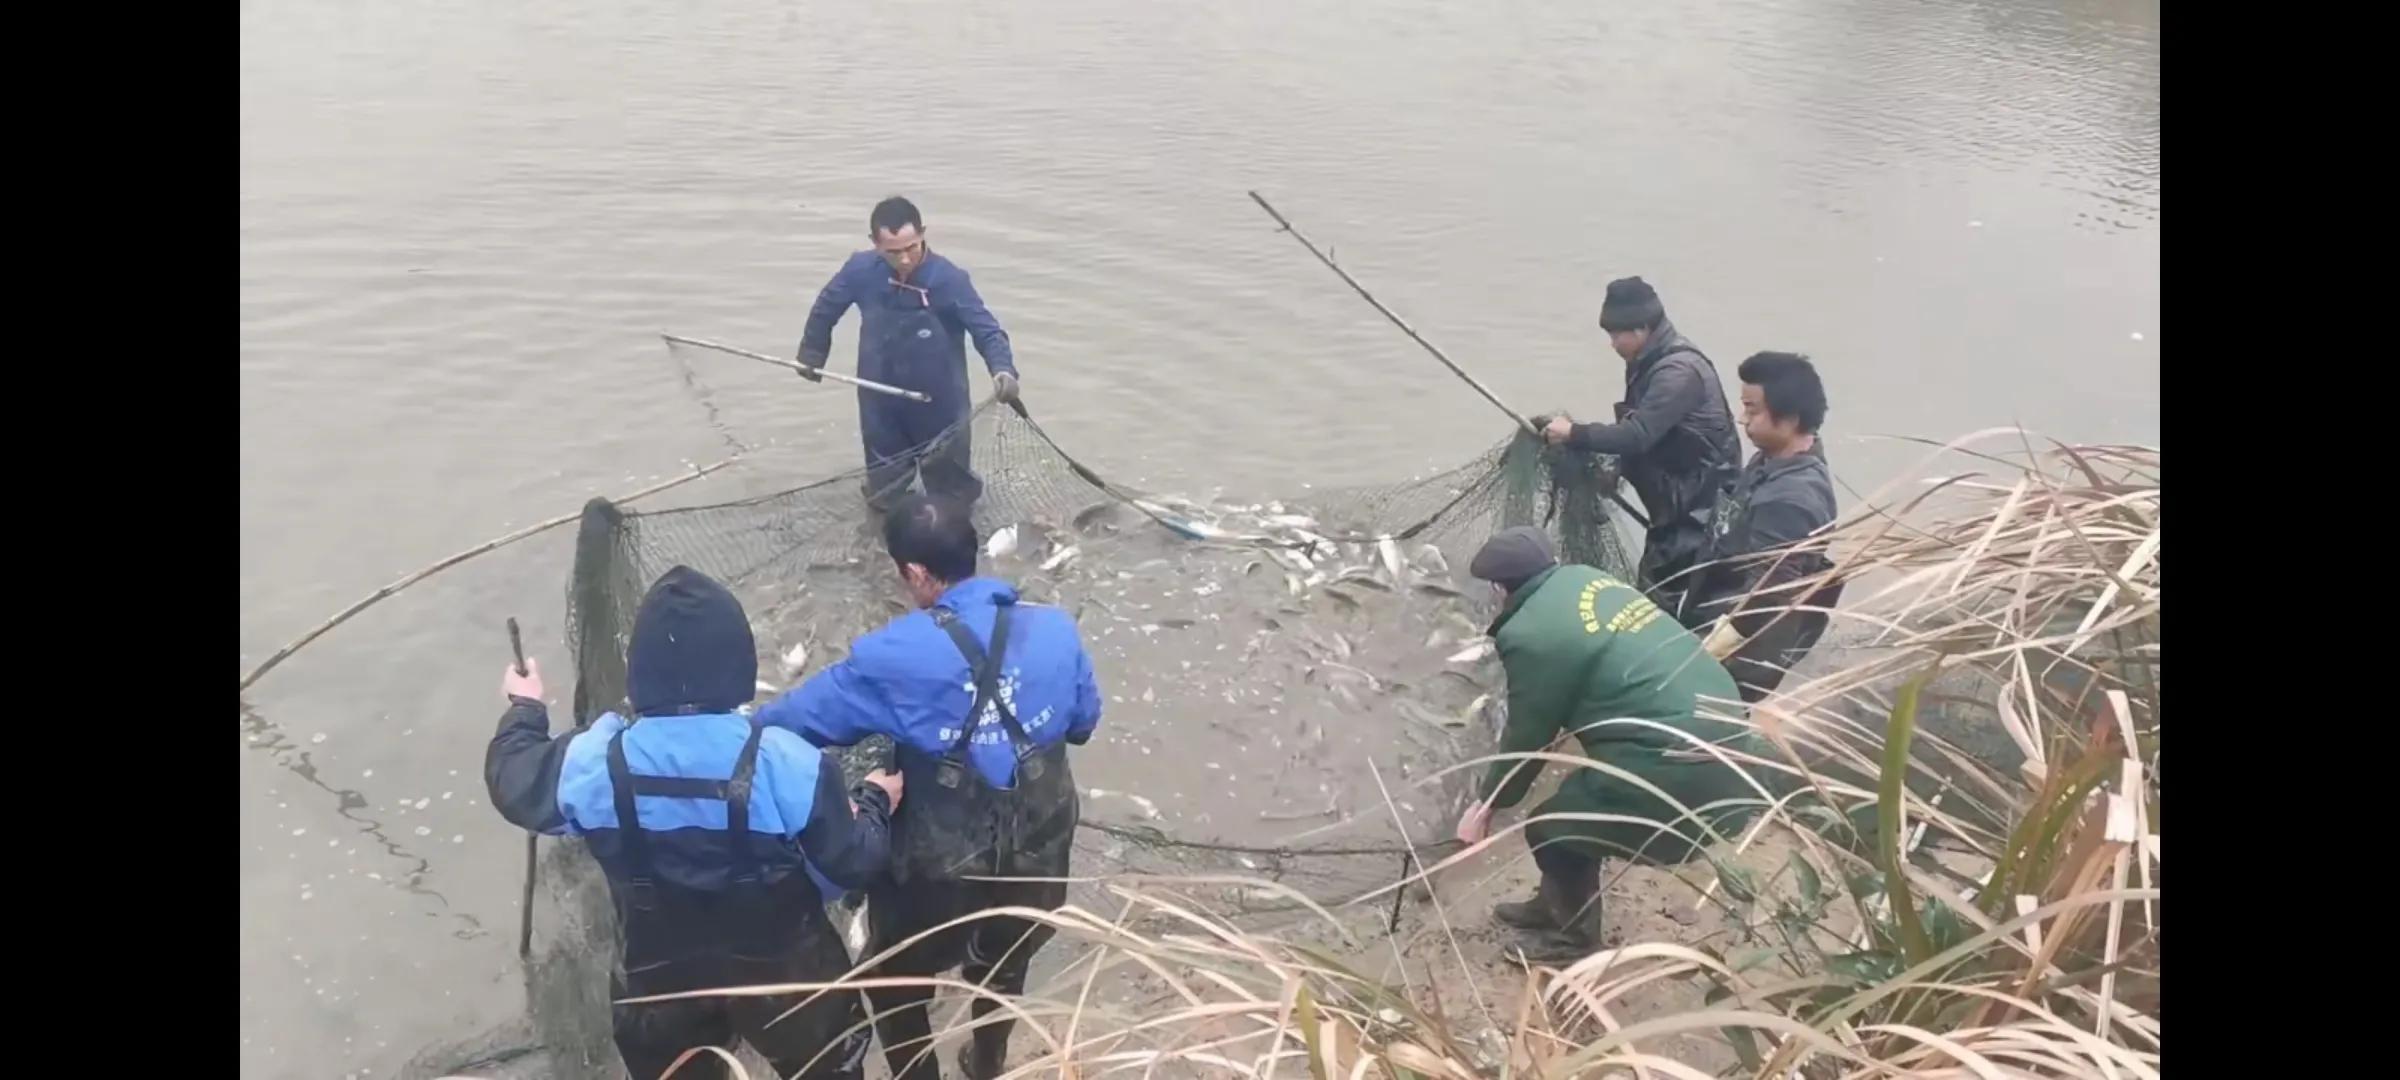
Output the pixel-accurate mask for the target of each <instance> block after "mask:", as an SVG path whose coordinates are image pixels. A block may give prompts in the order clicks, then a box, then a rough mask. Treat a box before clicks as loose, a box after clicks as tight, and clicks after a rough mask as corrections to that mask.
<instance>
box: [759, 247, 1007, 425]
mask: <svg viewBox="0 0 2400 1080" xmlns="http://www.w3.org/2000/svg"><path fill="white" fill-rule="evenodd" d="M912 286H913V287H912ZM854 304H855V305H857V307H858V312H859V327H858V374H859V376H860V377H861V378H867V379H874V380H876V381H878V382H890V383H896V384H898V385H901V386H906V387H910V388H912V389H918V390H924V391H926V392H928V393H932V394H935V396H937V397H947V396H948V395H946V394H943V393H942V392H941V391H942V390H944V389H945V388H947V387H949V385H950V384H951V383H953V382H955V383H957V385H958V388H959V389H960V390H962V391H963V389H964V387H965V378H966V364H967V348H966V339H967V337H968V336H969V335H972V336H973V337H974V338H975V351H976V352H978V353H981V354H983V364H984V367H986V368H988V369H990V371H991V373H992V374H994V375H998V374H1000V373H1001V372H1003V371H1005V372H1008V373H1010V374H1012V375H1013V374H1015V373H1016V370H1017V361H1016V357H1015V355H1014V354H1013V353H1011V352H1010V350H1009V346H1008V331H1006V330H1002V329H1001V328H1000V320H999V319H996V318H993V317H992V312H991V309H990V308H987V307H984V306H983V297H981V296H978V295H976V292H975V283H974V281H973V280H971V279H969V278H968V276H967V272H966V271H965V270H964V269H962V268H960V267H959V265H958V264H957V263H954V262H951V261H950V260H949V259H947V258H944V257H942V256H941V255H938V254H934V253H932V252H928V253H926V256H925V261H924V262H923V263H922V264H920V265H919V266H918V267H917V271H916V273H915V274H914V275H913V276H912V277H911V278H910V279H909V282H908V284H907V285H901V284H898V283H897V282H896V281H895V279H894V278H893V276H892V268H891V267H890V266H889V265H887V264H886V263H885V262H884V261H883V256H881V255H879V254H877V253H876V252H874V251H872V250H868V251H861V252H859V253H858V254H856V255H852V256H850V261H848V262H846V263H843V264H842V268H841V269H840V270H839V271H836V272H835V273H834V275H833V280H832V281H829V282H826V283H825V289H824V291H822V292H820V293H818V294H817V302H816V304H815V305H814V306H812V307H810V308H809V309H808V326H807V328H806V329H804V330H802V331H801V333H800V355H801V356H802V357H803V358H807V359H810V360H812V361H813V362H817V363H822V362H823V361H824V359H825V357H827V356H828V355H830V354H831V353H832V352H833V327H834V324H835V323H838V322H840V321H842V313H843V312H845V311H848V310H849V309H850V307H851V305H854ZM925 314H931V315H932V316H933V317H934V319H935V321H936V326H938V332H935V333H932V334H930V335H928V336H925V337H919V336H918V335H917V334H916V333H915V330H916V329H927V330H933V329H935V327H934V326H926V327H917V326H916V325H915V324H916V323H917V321H918V318H919V317H920V316H922V315H925ZM937 378H938V380H939V381H936V380H937ZM961 400H963V397H962V399H961Z"/></svg>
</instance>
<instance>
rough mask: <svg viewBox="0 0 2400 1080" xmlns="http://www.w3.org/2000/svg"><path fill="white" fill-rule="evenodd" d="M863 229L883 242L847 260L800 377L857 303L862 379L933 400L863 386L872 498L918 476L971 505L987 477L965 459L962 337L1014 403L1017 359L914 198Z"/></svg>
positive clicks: (822, 307) (824, 295) (815, 323)
mask: <svg viewBox="0 0 2400 1080" xmlns="http://www.w3.org/2000/svg"><path fill="white" fill-rule="evenodd" d="M867 236H868V239H870V240H873V241H874V242H875V246H874V247H873V248H871V249H869V250H866V251H861V252H859V253H858V254H856V255H852V256H851V257H850V261H848V262H846V263H843V264H842V268H841V270H840V271H838V272H836V273H835V274H834V275H833V280H832V281H829V282H826V283H825V289H824V291H822V292H820V293H818V294H817V302H816V304H815V306H813V307H810V308H809V309H808V326H807V328H806V329H804V330H803V331H801V334H800V355H799V360H800V364H801V366H802V367H803V369H804V370H803V371H802V372H801V376H802V377H803V378H810V379H814V378H816V375H815V371H816V369H819V368H822V367H824V366H825V362H826V359H827V358H828V357H829V356H831V355H832V352H833V327H834V324H835V323H838V322H840V321H841V320H842V313H843V312H846V311H848V310H850V308H851V307H852V306H854V305H855V306H856V307H857V308H858V319H859V325H858V374H859V377H860V378H862V379H872V380H874V381H876V382H881V383H889V384H891V385H893V386H899V387H905V388H907V389H910V390H918V391H922V392H924V393H926V394H929V395H931V396H932V398H933V400H932V401H930V402H924V401H914V400H911V399H909V398H904V397H895V396H893V395H890V394H884V393H878V392H875V391H872V390H867V389H864V388H861V389H860V390H859V392H858V433H859V437H860V439H861V440H862V441H864V442H865V444H866V457H867V482H866V492H867V499H868V500H869V501H870V502H872V503H876V504H878V505H879V506H880V505H881V504H882V503H883V502H886V501H888V500H889V499H891V498H892V497H893V496H894V495H896V494H898V493H899V490H900V489H901V488H904V487H906V486H907V484H908V480H909V477H910V476H911V474H912V473H917V472H921V473H922V475H923V477H924V481H925V490H926V491H927V492H930V493H935V494H942V495H949V496H951V497H953V498H956V499H958V500H959V501H961V502H966V503H972V502H974V501H975V500H976V499H977V498H980V497H981V496H982V494H983V482H982V481H981V480H978V479H976V477H975V474H974V472H973V471H972V470H971V469H970V467H969V466H970V465H971V464H972V459H973V448H972V447H971V446H969V445H968V431H967V429H966V427H965V425H964V423H963V422H964V421H965V420H966V419H967V416H968V414H969V412H970V411H971V409H972V407H973V403H972V402H971V401H970V400H969V394H968V390H967V349H966V339H967V338H969V337H973V338H974V339H975V351H976V352H978V353H981V354H982V355H983V365H984V367H985V368H987V369H989V370H990V371H991V373H992V391H993V393H994V394H996V395H998V397H999V398H1000V400H1002V401H1012V402H1013V401H1015V400H1016V399H1017V361H1016V357H1015V355H1014V354H1013V353H1012V352H1011V351H1010V349H1009V344H1008V331H1006V330H1002V329H1001V328H1000V320H998V319H996V318H993V317H992V312H991V309H990V308H987V307H985V306H983V297H981V296H979V295H977V294H976V292H975V283H974V281H973V280H971V279H970V278H969V277H968V276H967V271H966V269H965V268H963V267H961V266H959V265H958V264H957V263H954V262H951V261H950V260H949V259H946V258H944V257H942V256H940V255H936V254H934V253H933V250H932V249H930V248H928V247H926V246H925V220H924V217H923V216H922V215H920V214H919V213H917V207H916V204H914V203H911V202H909V201H908V200H907V199H903V198H901V197H899V196H897V195H895V196H892V197H891V198H888V199H885V200H883V201H882V202H880V203H877V204H875V209H874V212H873V213H871V214H869V215H868V217H867ZM953 429H955V430H953ZM944 436H948V437H947V438H945V437H944ZM920 456H922V462H921V468H920V461H919V458H920Z"/></svg>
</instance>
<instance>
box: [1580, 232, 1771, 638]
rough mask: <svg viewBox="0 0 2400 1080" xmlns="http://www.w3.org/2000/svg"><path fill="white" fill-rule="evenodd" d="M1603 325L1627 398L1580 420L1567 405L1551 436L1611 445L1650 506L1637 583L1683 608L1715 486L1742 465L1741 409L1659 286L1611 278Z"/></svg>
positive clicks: (1605, 449) (1594, 446)
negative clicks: (1737, 427) (1600, 418)
mask: <svg viewBox="0 0 2400 1080" xmlns="http://www.w3.org/2000/svg"><path fill="white" fill-rule="evenodd" d="M1600 328H1601V329H1602V330H1604V331H1607V333H1608V343H1609V345H1610V346H1611V347H1612V348H1614V349H1616V351H1617V355H1618V356H1621V357H1623V358H1624V359H1625V399H1624V400H1623V401H1620V402H1618V403H1617V406H1616V417H1617V419H1616V422H1615V423H1613V424H1578V423H1576V422H1574V420H1573V419H1571V418H1569V417H1567V416H1566V415H1564V414H1561V415H1558V416H1554V417H1552V418H1550V420H1549V422H1548V423H1547V424H1545V425H1544V426H1543V430H1542V434H1543V436H1544V437H1545V438H1547V439H1549V441H1550V442H1551V443H1552V444H1553V445H1565V446H1567V447H1570V448H1573V449H1576V450H1583V451H1588V452H1590V453H1595V454H1613V455H1616V456H1618V457H1619V458H1621V459H1622V461H1623V470H1622V471H1623V474H1624V476H1625V479H1626V480H1627V481H1629V482H1630V483H1632V484H1633V490H1634V493H1635V494H1636V495H1639V496H1641V499H1642V508H1643V509H1644V510H1645V511H1647V512H1648V513H1649V515H1650V527H1649V531H1648V533H1647V534H1646V535H1645V536H1644V537H1643V540H1642V561H1641V566H1640V567H1639V568H1638V569H1637V570H1636V571H1635V574H1634V583H1635V584H1636V585H1638V586H1639V587H1641V588H1642V589H1643V590H1645V591H1647V592H1649V593H1650V595H1651V596H1652V598H1653V599H1655V600H1656V601H1657V602H1658V605H1659V606H1660V607H1663V608H1665V609H1667V610H1668V611H1670V612H1674V613H1675V614H1676V616H1677V618H1678V619H1682V618H1683V617H1684V612H1683V611H1682V608H1683V606H1684V604H1683V598H1684V594H1685V593H1686V592H1687V591H1688V590H1689V588H1690V585H1691V582H1690V575H1689V574H1688V573H1686V571H1688V570H1690V569H1691V568H1692V567H1693V565H1694V564H1695V563H1696V562H1697V561H1698V560H1699V557H1700V554H1701V552H1702V551H1704V550H1705V549H1706V548H1707V546H1708V515H1709V509H1710V507H1711V506H1712V505H1714V503H1715V500H1716V494H1717V492H1718V491H1719V490H1720V489H1722V488H1723V487H1724V486H1725V485H1726V484H1727V483H1729V482H1731V480H1732V479H1733V476H1734V473H1735V471H1736V470H1737V469H1738V468H1739V467H1740V465H1741V460H1742V459H1741V447H1740V445H1739V444H1738V443H1736V442H1735V440H1734V423H1733V410H1732V409H1730V408H1728V407H1727V406H1726V404H1725V388H1724V385H1723V383H1722V382H1720V381H1719V380H1718V378H1717V368H1716V365H1715V364H1712V363H1710V362H1709V359H1708V357H1707V356H1705V355H1703V354H1702V353H1701V352H1700V347H1699V346H1697V345H1694V344H1692V343H1691V341H1690V339H1688V338H1685V337H1684V336H1683V335H1682V334H1681V333H1680V332H1678V331H1677V330H1676V329H1675V324H1674V323H1672V322H1669V321H1667V309H1666V305H1664V304H1662V303H1660V302H1659V299H1658V290H1656V289H1653V288H1651V287H1650V283H1649V282H1646V281H1643V280H1642V279H1640V278H1638V277H1629V278H1619V279H1617V280H1615V281H1612V282H1609V283H1608V295H1607V297H1606V299H1604V300H1603V301H1601V304H1600Z"/></svg>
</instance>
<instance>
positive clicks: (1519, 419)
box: [1250, 191, 1542, 438]
mask: <svg viewBox="0 0 2400 1080" xmlns="http://www.w3.org/2000/svg"><path fill="white" fill-rule="evenodd" d="M1250 200H1251V201H1252V202H1255V203H1257V204H1258V208H1259V209H1261V210H1264V211H1266V212H1267V216H1268V217H1271V218H1274V219H1275V223H1276V224H1277V225H1281V226H1283V231H1285V232H1287V233H1290V234H1292V239H1294V240H1298V241H1299V242H1300V246H1301V247H1304V248H1307V249H1308V253H1309V254H1311V255H1314V256H1316V257H1317V261H1318V262H1321V263H1324V264H1325V269H1327V270H1331V271H1333V272H1334V273H1335V274H1337V275H1339V276H1340V277H1341V279H1342V283H1343V284H1345V285H1348V286H1350V289H1351V291H1352V292H1355V293H1357V294H1358V295H1359V298H1360V299H1362V300H1365V301H1366V302H1367V303H1368V304H1371V305H1373V306H1374V308H1375V310H1376V311H1377V312H1380V313H1381V314H1382V315H1383V317H1384V318H1386V319H1390V320H1391V321H1392V325H1393V326H1397V327H1399V328H1400V332H1401V333H1403V334H1407V335H1408V338H1409V340H1411V341H1414V342H1416V343H1417V344H1418V345H1421V346H1423V347H1424V348H1425V351H1426V352H1428V353H1431V354H1433V358H1434V359H1436V360H1439V361H1441V362H1442V366H1443V367H1446V368H1449V369H1450V373H1451V374H1452V375H1456V376H1458V377H1459V379H1460V380H1461V381H1463V382H1465V383H1466V384H1467V385H1468V386H1470V387H1472V388H1474V390H1475V392H1476V393H1478V394H1481V395H1483V400H1485V401H1488V402H1491V403H1492V407H1493V408H1495V409H1498V410H1500V411H1501V412H1504V413H1507V414H1508V418H1509V420H1511V421H1513V422H1514V423H1515V424H1516V425H1517V426H1518V427H1521V428H1524V429H1525V433H1526V434H1528V435H1532V436H1534V437H1536V438H1539V437H1541V434H1542V433H1541V431H1540V430H1539V429H1537V428H1535V427H1534V426H1533V421H1531V420H1528V419H1526V418H1525V414H1524V413H1521V412H1518V411H1517V410H1515V409H1512V408H1509V407H1508V403H1507V402H1504V401H1502V400H1500V396H1499V395H1497V394H1494V393H1492V391H1491V388H1490V387H1487V386H1485V385H1483V383H1482V382H1480V381H1478V380H1477V379H1476V378H1475V376H1473V375H1469V374H1467V369H1465V368H1462V367H1460V366H1458V362H1457V361H1455V360H1452V359H1450V356H1449V354H1447V353H1444V352H1443V351H1442V350H1441V349H1440V347H1438V346H1436V345H1434V343H1432V342H1430V341H1427V340H1425V335H1423V334H1419V333H1417V330H1416V328H1415V327H1413V326H1410V325H1408V320H1406V319H1403V318H1401V317H1400V316H1399V315H1397V314H1394V313H1393V311H1392V309H1390V308H1388V307H1385V306H1383V301H1381V300H1377V299H1375V294H1374V293H1371V292H1368V291H1367V287H1366V286H1364V285H1361V284H1359V283H1358V279H1357V278H1354V277H1351V276H1350V272H1349V271H1347V270H1344V269H1342V268H1341V266H1340V265H1339V264H1337V263H1335V262H1334V261H1333V260H1332V259H1330V258H1327V257H1326V256H1325V253H1324V252H1322V251H1318V250H1317V245H1315V244H1313V243H1310V242H1309V239H1308V237H1306V236H1303V235H1301V233H1300V229H1299V228H1298V227H1297V226H1295V225H1293V224H1292V223H1291V221H1290V219H1288V218H1285V217H1284V216H1283V213H1282V212H1281V211H1279V210H1277V209H1275V206H1274V204H1272V203H1269V202H1268V201H1267V200H1266V197H1265V196H1263V195H1260V194H1259V193H1258V192H1255V191H1253V192H1251V193H1250Z"/></svg>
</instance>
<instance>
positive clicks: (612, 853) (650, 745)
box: [483, 698, 890, 899]
mask: <svg viewBox="0 0 2400 1080" xmlns="http://www.w3.org/2000/svg"><path fill="white" fill-rule="evenodd" d="M549 728H550V715H549V711H548V710H547V709H545V708H543V706H542V703H540V702H538V701H528V700H526V699H523V698H516V699H512V700H511V703H510V706H509V710H508V712H507V714H506V715H504V716H502V717H501V718H500V730H499V731H498V732H497V733H496V734H494V735H493V736H492V742H491V746H490V747H489V748H488V749H487V750H486V751H485V754H484V760H483V774H484V783H485V786H486V787H487V788H488V789H489V790H490V793H491V798H492V806H493V807H494V808H496V809H498V810H499V811H500V815H501V816H502V817H505V818H507V819H508V820H509V821H510V822H511V823H513V824H515V825H517V826H518V827H520V828H525V829H531V830H533V831H535V832H540V833H546V834H549V835H552V836H558V835H571V836H582V837H584V838H586V840H587V842H588V843H589V844H590V846H591V851H592V855H593V857H594V858H597V859H598V860H599V861H600V866H601V869H602V870H604V871H606V872H607V874H608V877H609V880H610V881H612V882H617V881H624V880H626V879H627V878H628V877H629V876H631V873H632V868H631V867H630V866H629V865H627V860H626V856H625V849H624V843H623V835H622V832H621V830H620V828H619V826H620V822H619V821H618V820H617V802H616V787H615V785H614V784H612V783H611V782H610V781H609V775H608V743H609V740H610V738H612V737H614V736H615V735H616V734H617V732H619V731H623V732H625V742H624V747H625V764H626V767H627V769H628V770H629V771H631V772H632V773H634V774H636V775H646V776H673V777H691V778H696V779H705V780H723V779H726V778H727V777H730V776H731V775H733V766H734V760H735V758H736V757H738V756H739V755H740V753H741V749H742V744H743V743H744V742H745V741H747V740H748V739H749V736H750V720H749V719H748V718H747V717H744V716H741V715H740V714H738V713H704V714H700V715H692V716H676V715H664V716H653V717H647V718H645V719H643V720H642V721H641V722H640V723H637V724H633V725H631V726H630V727H629V726H628V725H627V724H626V722H625V720H624V718H623V717H620V716H618V715H617V714H615V713H607V714H604V715H602V716H601V717H600V718H599V719H597V720H594V721H593V722H592V725H591V726H590V727H589V728H585V729H580V730H576V731H569V732H566V733H564V734H561V735H559V736H558V737H556V738H552V737H551V736H550V733H549ZM852 798H856V799H857V800H858V803H859V809H858V812H857V813H856V814H855V816H854V815H853V814H852V812H851V799H852ZM749 806H750V831H751V833H752V834H753V836H752V841H751V844H752V847H751V850H752V851H753V852H754V853H756V857H757V858H758V859H759V861H760V870H761V872H762V874H763V875H764V876H765V877H766V878H768V879H769V880H770V881H772V880H779V879H781V878H783V877H786V876H788V875H789V874H791V873H793V872H807V873H810V875H811V877H812V878H813V879H814V880H815V882H816V884H817V887H818V889H819V891H820V892H821V893H823V894H824V895H825V896H826V897H827V898H828V899H831V898H832V897H833V896H835V895H838V894H839V892H841V891H843V890H847V889H857V888H864V887H865V886H866V884H867V882H868V881H869V880H871V879H873V878H875V877H876V876H877V875H880V874H881V873H883V871H884V869H885V866H886V860H887V859H888V857H889V850H890V841H889V835H888V831H887V819H888V817H889V814H890V806H889V804H888V803H887V802H886V801H885V798H884V794H883V791H882V789H880V788H877V787H875V786H874V785H871V784H862V785H860V786H859V790H858V791H856V792H852V793H845V792H844V791H843V790H842V770H841V766H840V764H839V763H837V762H835V761H833V760H831V756H830V755H828V754H827V753H825V752H824V751H822V750H818V749H816V748H814V747H811V746H809V745H808V744H807V743H805V742H802V741H801V740H800V739H798V738H796V737H794V736H793V735H792V733H791V732H788V731H783V730H779V729H776V728H768V729H766V730H765V731H764V732H762V733H761V735H760V738H759V743H758V758H757V761H756V762H755V763H754V764H753V766H752V769H751V786H750V803H749ZM726 809H727V807H726V804H725V802H724V801H723V800H721V799H702V798H665V797H650V796H643V797H640V798H637V799H636V800H635V802H634V813H635V814H636V815H638V816H639V817H640V819H641V826H642V829H643V831H644V832H645V833H646V834H647V835H646V837H645V839H646V840H647V841H648V842H649V843H648V847H649V852H650V860H651V873H652V874H653V875H654V877H655V878H656V879H658V880H661V881H667V882H671V883H673V884H677V885H682V886H685V887H687V888H694V889H704V890H711V891H714V890H719V889H723V888H725V887H726V885H727V884H728V883H729V882H730V880H731V877H732V858H731V856H732V851H731V848H730V846H729V845H728V844H727V843H726V842H725V841H726V837H725V827H726ZM828 884H830V885H832V886H834V888H831V889H829V888H827V886H828Z"/></svg>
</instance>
